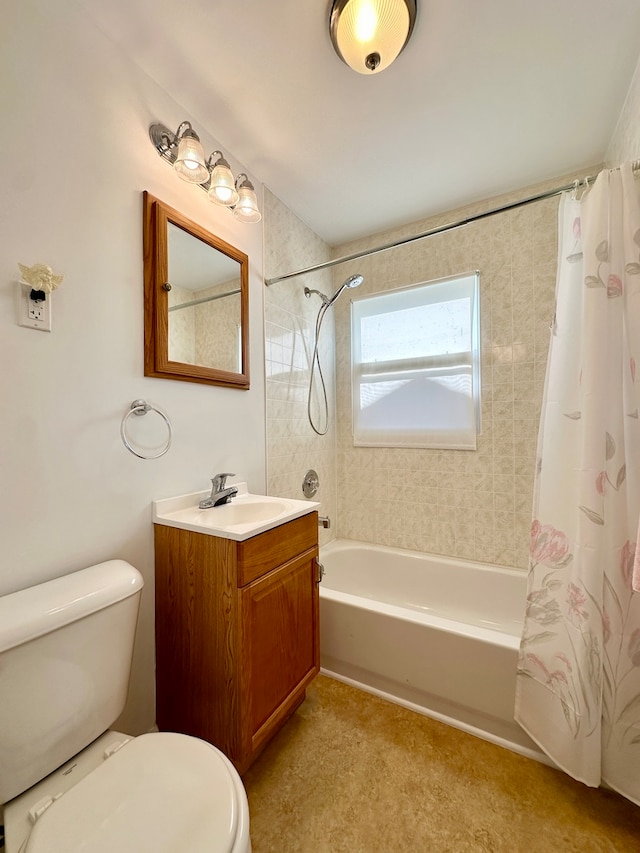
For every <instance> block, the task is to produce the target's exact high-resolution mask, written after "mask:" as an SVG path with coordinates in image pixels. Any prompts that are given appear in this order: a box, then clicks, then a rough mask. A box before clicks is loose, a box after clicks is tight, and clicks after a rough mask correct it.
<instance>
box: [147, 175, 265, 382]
mask: <svg viewBox="0 0 640 853" xmlns="http://www.w3.org/2000/svg"><path fill="white" fill-rule="evenodd" d="M169 222H172V223H173V224H174V225H177V226H178V227H179V228H182V229H183V230H184V231H186V232H187V233H189V234H191V235H192V236H193V237H196V238H197V239H198V240H202V241H203V242H205V243H208V244H209V245H210V246H211V247H212V248H214V249H216V250H217V251H218V252H222V253H223V254H225V255H227V256H228V257H230V258H232V259H233V260H235V261H237V262H238V263H239V264H240V318H241V319H240V323H241V335H242V372H241V373H232V372H230V371H228V370H219V369H218V368H215V367H205V366H204V365H198V364H186V363H183V362H179V361H170V360H169V311H168V308H169V294H168V291H167V290H166V288H164V284H165V283H166V282H167V281H168V277H169V258H168V238H167V225H168V223H169ZM143 248H144V375H145V376H155V377H157V378H160V379H180V380H183V381H185V382H204V383H205V384H208V385H224V386H227V387H229V388H240V389H241V390H244V391H246V390H248V389H249V258H248V257H247V255H245V254H244V252H241V251H240V250H239V249H236V248H235V247H234V246H231V245H230V244H229V243H226V242H225V241H224V240H221V239H220V238H219V237H216V236H215V235H213V234H211V233H210V232H209V231H206V230H205V229H204V228H202V227H201V226H200V225H198V224H197V223H195V222H192V221H191V220H190V219H187V218H186V217H185V216H182V214H181V213H178V211H177V210H174V209H173V208H171V207H169V206H168V205H166V204H164V203H163V202H161V201H159V199H157V198H154V197H153V196H152V195H150V194H149V193H148V192H147V191H146V190H145V192H144V193H143Z"/></svg>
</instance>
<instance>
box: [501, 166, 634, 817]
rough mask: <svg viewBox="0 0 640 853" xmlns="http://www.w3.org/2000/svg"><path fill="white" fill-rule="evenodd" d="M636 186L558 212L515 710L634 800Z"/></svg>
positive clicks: (623, 178)
mask: <svg viewBox="0 0 640 853" xmlns="http://www.w3.org/2000/svg"><path fill="white" fill-rule="evenodd" d="M639 184H640V181H634V177H633V170H632V167H631V165H630V164H624V165H623V166H622V167H621V168H620V169H618V170H613V171H604V172H602V173H601V174H600V175H599V176H598V178H597V180H596V182H595V184H594V185H593V187H592V188H591V189H590V190H589V191H588V192H587V193H586V194H585V195H584V196H583V198H582V199H581V200H580V201H577V200H575V199H574V198H572V197H571V196H569V195H565V196H563V197H562V200H561V203H560V216H559V250H558V279H557V289H556V317H555V319H554V323H553V334H552V338H551V347H550V351H549V361H548V366H547V377H546V383H545V394H544V401H543V411H542V420H541V424H540V433H539V441H538V463H537V465H538V467H537V472H536V487H535V495H534V513H533V518H534V520H533V522H532V526H531V548H530V569H529V581H528V595H527V606H526V616H525V623H524V630H523V636H522V641H521V647H520V659H519V664H518V673H517V679H516V713H515V717H516V720H517V721H518V722H519V723H520V725H521V726H522V727H523V728H524V729H525V730H526V731H527V732H528V733H529V735H530V736H531V737H532V738H533V739H534V740H535V741H536V742H537V743H538V744H539V745H540V746H541V747H542V749H543V750H544V751H545V752H546V753H547V754H548V755H549V757H550V758H551V759H552V760H553V761H554V762H555V763H556V764H557V765H558V766H559V767H561V768H562V769H563V770H565V771H566V772H567V773H569V774H570V775H571V776H573V777H574V778H576V779H579V780H580V781H582V782H584V783H586V784H587V785H592V786H596V785H599V784H600V783H601V782H606V783H607V784H608V785H609V786H610V787H612V788H613V789H615V790H617V791H619V792H620V793H621V794H623V795H624V796H625V797H628V798H629V799H630V800H632V801H633V802H635V803H638V804H640V541H639V540H638V528H639V524H638V522H639V518H640V420H639V410H640V372H639V371H640V192H639ZM636 366H637V367H636Z"/></svg>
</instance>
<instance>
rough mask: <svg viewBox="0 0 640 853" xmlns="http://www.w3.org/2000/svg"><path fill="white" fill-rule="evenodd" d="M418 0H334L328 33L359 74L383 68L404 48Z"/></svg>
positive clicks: (344, 59) (414, 16) (350, 65)
mask: <svg viewBox="0 0 640 853" xmlns="http://www.w3.org/2000/svg"><path fill="white" fill-rule="evenodd" d="M416 7H417V0H333V3H332V6H331V13H330V15H329V32H330V34H331V41H332V43H333V46H334V48H335V50H336V53H337V54H338V56H339V57H340V59H342V60H343V62H346V64H347V65H348V66H349V67H350V68H353V70H354V71H357V72H358V73H359V74H377V73H378V72H380V71H384V69H385V68H388V67H389V65H391V63H392V62H393V61H394V59H395V58H396V57H397V56H398V54H399V53H400V52H401V51H402V50H403V49H404V47H405V46H406V44H407V42H408V41H409V38H410V36H411V33H412V32H413V26H414V24H415V22H416Z"/></svg>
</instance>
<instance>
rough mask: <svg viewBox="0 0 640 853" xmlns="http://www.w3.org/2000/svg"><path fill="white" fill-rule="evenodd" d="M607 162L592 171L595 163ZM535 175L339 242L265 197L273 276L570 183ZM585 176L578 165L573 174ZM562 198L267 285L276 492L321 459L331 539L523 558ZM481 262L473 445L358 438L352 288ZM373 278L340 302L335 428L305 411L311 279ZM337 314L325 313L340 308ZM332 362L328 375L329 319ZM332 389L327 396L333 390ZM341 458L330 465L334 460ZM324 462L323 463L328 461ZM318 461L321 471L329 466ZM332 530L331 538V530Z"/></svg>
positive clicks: (520, 562) (492, 558)
mask: <svg viewBox="0 0 640 853" xmlns="http://www.w3.org/2000/svg"><path fill="white" fill-rule="evenodd" d="M594 171H597V169H596V168H594V169H591V170H589V172H588V173H589V174H593V172H594ZM573 177H574V176H568V177H564V178H559V179H558V180H556V181H553V182H549V183H547V184H542V185H537V186H535V187H529V188H526V189H524V190H522V191H520V192H518V193H516V194H513V195H512V196H505V197H500V198H498V199H492V200H491V201H485V202H482V203H479V204H476V205H471V206H468V207H466V208H463V209H461V210H458V211H454V212H452V213H449V214H446V215H444V216H441V217H436V218H432V219H429V220H422V221H420V222H417V223H413V224H412V225H411V226H408V227H405V228H401V229H396V230H392V231H388V232H385V233H384V234H377V235H374V236H372V237H369V238H366V239H364V240H361V241H357V242H353V243H349V244H347V245H342V246H340V247H337V248H335V249H333V250H329V249H328V248H327V247H326V246H325V245H324V244H323V243H322V241H320V240H319V239H318V238H317V237H316V236H315V235H314V234H313V232H311V231H309V229H307V228H306V226H304V225H303V224H302V223H300V222H299V220H297V219H296V218H295V217H294V216H293V214H291V213H290V211H288V209H287V208H286V207H284V206H283V205H282V204H281V203H280V202H279V201H278V200H277V199H275V198H274V197H273V196H270V197H269V199H268V204H266V205H265V206H266V207H267V213H266V215H265V220H266V221H267V222H268V226H267V246H266V258H267V276H271V275H276V274H280V273H284V272H287V271H290V270H294V269H299V268H301V267H305V266H308V265H309V264H311V263H313V262H314V259H315V261H322V260H325V259H326V258H328V257H329V256H330V253H331V255H332V256H333V257H339V256H342V255H346V254H350V253H352V252H358V251H362V250H365V249H368V248H371V247H375V246H378V245H383V244H385V243H388V242H392V241H395V240H399V239H403V238H406V237H410V236H411V235H414V234H418V233H421V232H423V231H426V230H429V229H431V228H434V227H437V226H440V225H443V224H444V223H447V222H452V221H456V220H458V219H461V218H465V217H466V216H469V215H471V214H475V213H479V212H482V211H485V210H488V209H490V208H493V207H499V206H501V205H503V204H505V203H508V202H509V201H514V200H517V199H521V198H524V197H527V196H529V195H534V194H537V193H539V192H543V191H544V190H545V189H548V188H550V187H551V186H557V185H558V184H564V183H568V182H569V181H570V180H572V179H573ZM575 177H577V176H575ZM557 209H558V199H557V197H556V198H551V199H548V200H544V201H540V202H536V203H534V204H531V205H528V206H525V207H522V208H519V209H517V210H514V211H511V212H505V213H502V214H497V215H495V216H491V217H488V218H487V219H484V220H481V221H479V222H476V223H473V224H469V225H467V226H465V227H463V228H459V229H456V230H453V231H448V232H447V233H444V234H441V235H438V236H434V237H430V238H427V239H425V240H420V241H416V242H415V243H409V244H407V245H406V246H403V247H400V248H397V249H393V250H389V251H385V252H381V253H379V254H375V255H370V256H368V257H366V258H363V259H361V260H359V261H350V262H349V263H345V264H341V265H339V266H337V267H334V268H333V273H330V272H328V271H325V272H322V273H314V274H311V275H308V276H307V277H306V278H305V277H300V278H296V279H292V280H291V281H290V282H283V283H281V284H277V285H274V286H272V287H271V288H269V289H268V294H267V308H266V311H267V335H266V338H267V380H268V381H267V398H268V399H267V407H268V412H267V435H268V468H269V489H270V493H271V494H279V495H290V496H292V497H299V496H300V481H301V474H303V473H304V471H303V469H305V468H306V466H307V465H309V466H311V467H315V468H316V469H318V466H320V468H321V469H322V475H321V480H322V481H323V489H324V491H323V493H322V494H321V495H320V497H321V499H322V503H323V506H322V510H321V511H322V512H323V513H325V514H328V515H330V516H331V518H332V524H333V526H332V529H331V530H330V531H328V532H327V533H328V534H329V535H330V537H331V538H332V537H333V536H336V535H337V536H340V537H343V538H347V539H360V540H364V541H367V542H373V543H376V544H382V545H391V546H395V547H402V548H411V549H417V550H421V551H427V552H431V553H440V554H446V555H450V556H455V557H461V558H465V559H473V560H479V561H481V562H489V563H496V564H499V565H505V566H516V567H520V568H523V569H524V568H526V566H527V559H528V542H529V526H530V523H531V509H532V496H533V475H534V468H535V460H536V443H537V431H538V421H539V416H540V405H541V400H542V389H543V383H544V375H545V370H546V358H547V350H548V345H549V324H550V322H551V319H552V316H553V311H554V307H553V306H554V293H555V274H556V253H557ZM476 269H477V270H479V271H480V287H481V303H480V317H481V335H482V433H481V435H480V436H479V438H478V447H477V450H476V451H460V450H424V449H416V448H411V449H397V448H364V447H354V446H353V443H352V438H351V385H350V349H349V337H350V333H349V326H350V312H349V299H350V298H351V296H353V298H355V297H357V296H360V295H364V294H368V293H375V292H378V291H381V290H387V289H391V288H394V287H403V286H406V285H409V284H413V283H418V282H421V281H429V280H432V279H438V278H443V277H445V276H450V275H455V274H458V273H466V272H471V271H473V270H476ZM355 272H359V273H362V274H363V275H364V277H365V281H364V284H363V285H361V287H360V288H359V289H358V290H357V291H354V292H353V293H351V292H350V291H347V292H345V294H343V296H342V297H341V299H340V300H339V301H338V302H337V303H336V306H335V324H336V333H335V334H336V349H335V351H336V364H335V373H336V380H335V381H336V391H335V395H336V432H335V434H333V435H332V431H330V433H329V434H328V435H327V436H324V437H323V438H318V437H315V436H313V434H312V433H311V430H310V428H309V427H308V424H307V423H306V382H307V381H308V369H309V367H308V366H309V363H310V358H311V355H310V346H311V341H312V326H313V321H314V318H315V314H316V313H317V309H318V306H319V303H316V302H313V303H312V304H311V305H310V304H309V302H308V301H307V300H306V299H305V297H304V294H303V292H302V291H303V288H304V285H305V284H307V285H308V286H309V287H317V288H319V289H321V290H324V291H325V292H326V293H330V292H332V290H333V289H335V288H336V287H337V286H338V285H339V284H340V283H341V282H342V281H344V279H345V278H346V277H347V276H348V275H351V274H352V273H355ZM327 316H328V320H331V319H332V318H330V317H329V315H327ZM323 336H324V341H323V348H322V352H323V356H322V357H323V363H326V365H327V369H326V378H327V380H328V384H329V385H331V382H332V370H333V367H332V365H331V358H332V355H331V346H332V341H331V332H330V327H329V326H327V327H326V328H323ZM332 393H333V392H331V394H330V396H332ZM332 467H333V471H332ZM318 470H319V469H318ZM319 473H320V470H319ZM327 533H325V534H324V535H325V539H326V538H329V537H327Z"/></svg>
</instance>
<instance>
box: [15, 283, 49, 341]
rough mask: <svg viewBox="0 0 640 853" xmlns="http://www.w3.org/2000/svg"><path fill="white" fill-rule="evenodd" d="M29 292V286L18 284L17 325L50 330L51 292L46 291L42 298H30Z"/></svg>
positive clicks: (44, 330) (30, 290)
mask: <svg viewBox="0 0 640 853" xmlns="http://www.w3.org/2000/svg"><path fill="white" fill-rule="evenodd" d="M31 293H32V289H31V287H28V286H25V285H24V284H19V285H18V325H20V326H26V328H27V329H40V331H41V332H50V331H51V294H50V293H47V294H46V296H45V298H44V299H32V298H31Z"/></svg>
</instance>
